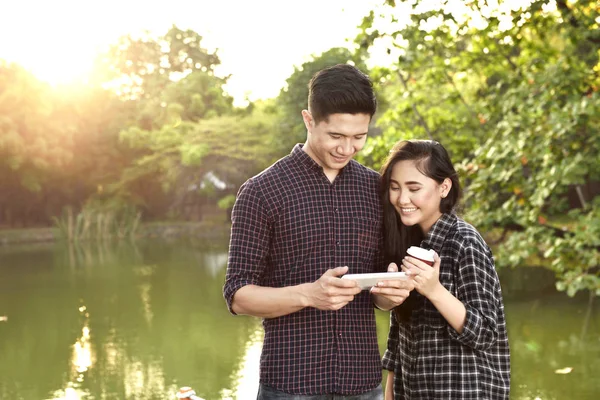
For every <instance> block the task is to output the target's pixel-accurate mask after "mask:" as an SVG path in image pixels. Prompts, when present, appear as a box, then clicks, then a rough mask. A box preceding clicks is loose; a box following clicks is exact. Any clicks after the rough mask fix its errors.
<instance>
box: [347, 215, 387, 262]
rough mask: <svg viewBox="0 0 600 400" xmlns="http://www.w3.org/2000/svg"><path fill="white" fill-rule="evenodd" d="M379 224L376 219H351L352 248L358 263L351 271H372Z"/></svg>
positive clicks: (377, 245) (379, 228)
mask: <svg viewBox="0 0 600 400" xmlns="http://www.w3.org/2000/svg"><path fill="white" fill-rule="evenodd" d="M380 234H381V224H380V223H379V221H378V220H376V219H371V218H353V219H352V235H353V237H352V250H353V253H354V255H355V258H356V259H357V261H358V265H355V266H354V267H355V268H353V270H352V271H351V273H367V272H374V268H375V255H376V254H377V250H378V248H379V239H380Z"/></svg>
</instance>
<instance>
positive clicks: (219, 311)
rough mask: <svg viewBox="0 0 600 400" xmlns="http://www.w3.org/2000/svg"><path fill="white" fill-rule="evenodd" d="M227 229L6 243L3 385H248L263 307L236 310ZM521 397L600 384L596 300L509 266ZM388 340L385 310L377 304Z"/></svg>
mask: <svg viewBox="0 0 600 400" xmlns="http://www.w3.org/2000/svg"><path fill="white" fill-rule="evenodd" d="M226 261H227V243H223V242H214V243H213V242H200V243H186V244H183V243H178V244H176V243H161V242H146V243H139V244H138V245H136V246H133V245H126V244H120V245H109V244H107V243H93V244H88V245H84V246H66V245H38V246H27V247H15V246H13V247H5V248H0V317H6V318H5V319H6V320H5V321H4V320H2V319H0V398H1V399H174V398H176V397H175V393H176V392H177V390H178V388H179V387H181V386H192V387H193V388H194V389H195V390H196V392H197V394H198V395H199V396H201V397H203V398H205V399H207V400H208V399H217V400H218V399H252V398H255V397H256V390H257V387H258V382H257V380H258V360H259V357H260V349H261V343H262V340H263V334H262V329H261V326H260V321H259V320H258V319H254V318H249V317H232V316H230V314H229V312H228V311H227V309H226V307H225V303H224V301H223V298H222V294H221V287H222V284H223V279H224V275H225V264H226ZM502 279H503V287H504V286H506V291H505V292H506V293H507V299H506V312H507V320H508V326H509V335H510V341H511V351H512V360H513V365H512V367H513V369H512V370H513V387H512V396H511V398H513V399H520V400H525V399H542V400H552V399H557V400H558V399H596V398H599V397H600V380H598V379H597V373H598V371H600V307H598V304H597V303H598V302H597V300H596V302H595V303H594V304H593V306H592V307H590V304H589V303H588V298H587V296H586V295H583V296H579V297H577V298H575V299H570V298H568V297H566V296H565V295H564V294H560V293H554V292H553V291H552V290H550V291H544V292H542V293H536V294H532V293H531V292H528V291H527V290H524V289H527V286H528V285H529V283H526V284H524V282H527V279H529V281H531V282H539V281H542V280H541V279H539V278H538V277H534V278H527V277H526V276H524V275H523V273H522V272H516V271H515V272H514V273H513V272H509V273H503V274H502ZM377 321H378V334H379V339H380V343H381V344H382V345H383V344H384V343H385V338H386V335H387V326H388V316H387V314H385V313H383V312H377Z"/></svg>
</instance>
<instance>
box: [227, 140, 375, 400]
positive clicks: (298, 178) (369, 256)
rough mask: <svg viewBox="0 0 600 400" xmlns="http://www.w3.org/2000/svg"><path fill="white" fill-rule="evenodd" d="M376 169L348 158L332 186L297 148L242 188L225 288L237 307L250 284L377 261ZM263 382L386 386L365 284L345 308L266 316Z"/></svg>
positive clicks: (357, 269)
mask: <svg viewBox="0 0 600 400" xmlns="http://www.w3.org/2000/svg"><path fill="white" fill-rule="evenodd" d="M378 185H379V175H378V174H377V173H376V172H374V171H372V170H370V169H367V168H365V167H364V166H362V165H360V164H359V163H357V162H356V161H351V162H350V163H349V164H348V165H347V166H346V167H344V169H343V170H342V171H341V172H340V174H339V175H338V176H337V177H336V179H335V180H334V182H333V183H331V182H329V180H328V179H327V177H326V176H325V174H324V173H323V170H322V168H321V167H320V166H319V165H318V164H317V163H315V161H313V159H312V158H310V156H308V155H307V154H306V153H305V152H304V151H303V150H302V147H301V145H297V146H296V147H295V148H294V149H293V151H292V153H291V154H290V155H289V156H287V157H285V158H283V159H281V160H279V161H278V162H276V163H275V164H274V165H272V166H271V167H269V168H268V169H267V170H265V171H263V172H262V173H261V174H259V175H258V176H256V177H254V178H252V179H250V180H248V181H247V182H246V183H245V184H244V185H243V186H242V187H241V188H240V190H239V193H238V198H237V200H236V203H235V206H234V208H233V212H232V228H231V239H230V246H229V262H228V266H227V275H226V280H225V285H224V288H223V291H224V296H225V299H226V301H227V304H228V306H229V308H230V310H231V302H232V299H233V296H234V294H235V292H236V291H237V290H238V289H239V288H241V287H243V286H244V285H249V284H252V285H260V286H269V287H284V286H292V285H298V284H302V283H307V282H314V281H316V280H317V279H318V278H319V277H320V276H321V275H322V274H323V273H324V272H325V271H327V270H328V269H330V268H334V267H339V266H345V265H347V266H348V267H349V273H363V272H375V271H376V269H378V268H380V267H381V261H382V260H381V256H380V251H379V249H381V245H382V238H381V234H380V232H381V226H382V211H381V205H380V202H379V198H378V187H379V186H378ZM263 326H264V329H265V339H264V343H263V350H262V355H261V361H260V381H261V383H263V384H265V385H268V386H271V387H273V388H275V389H278V390H281V391H284V392H287V393H293V394H305V395H307V394H326V393H340V394H359V393H363V392H366V391H369V390H371V389H374V388H375V387H377V386H378V385H379V384H380V383H381V359H380V355H379V351H378V346H377V334H376V326H375V316H374V311H373V304H372V301H371V297H370V294H369V292H368V291H363V292H362V293H361V294H359V295H357V296H356V297H355V299H354V301H352V302H351V303H349V304H348V305H346V306H345V307H343V308H342V309H341V310H339V311H320V310H317V309H315V308H305V309H303V310H300V311H298V312H295V313H292V314H289V315H286V316H282V317H279V318H272V319H264V320H263Z"/></svg>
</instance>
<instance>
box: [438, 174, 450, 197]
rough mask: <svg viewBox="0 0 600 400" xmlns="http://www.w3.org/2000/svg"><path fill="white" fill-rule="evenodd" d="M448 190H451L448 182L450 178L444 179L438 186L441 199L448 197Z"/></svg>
mask: <svg viewBox="0 0 600 400" xmlns="http://www.w3.org/2000/svg"><path fill="white" fill-rule="evenodd" d="M450 189H452V180H450V178H446V179H444V181H443V182H442V184H441V185H440V196H442V198H444V197H446V196H448V194H449V193H450Z"/></svg>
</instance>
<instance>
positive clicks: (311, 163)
mask: <svg viewBox="0 0 600 400" xmlns="http://www.w3.org/2000/svg"><path fill="white" fill-rule="evenodd" d="M303 147H304V144H302V143H298V144H296V145H295V146H294V148H293V149H292V153H291V157H292V159H294V160H297V161H298V162H300V163H301V164H302V165H304V166H306V167H307V168H309V169H313V170H316V171H319V172H323V167H321V166H320V165H319V164H318V163H317V162H316V161H315V160H313V159H312V157H311V156H309V155H308V154H307V153H306V152H305V151H304V150H303V149H302V148H303ZM354 162H355V161H354V159H352V160H350V162H349V163H348V164H346V166H345V167H344V168H342V169H341V170H340V172H339V174H338V176H340V175H342V174H349V173H351V172H352V170H353V169H354Z"/></svg>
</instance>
